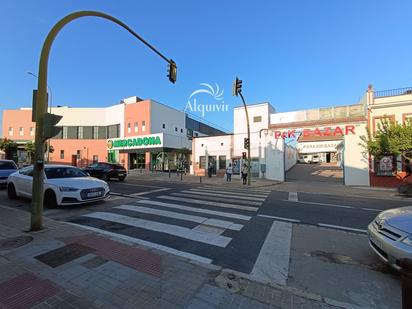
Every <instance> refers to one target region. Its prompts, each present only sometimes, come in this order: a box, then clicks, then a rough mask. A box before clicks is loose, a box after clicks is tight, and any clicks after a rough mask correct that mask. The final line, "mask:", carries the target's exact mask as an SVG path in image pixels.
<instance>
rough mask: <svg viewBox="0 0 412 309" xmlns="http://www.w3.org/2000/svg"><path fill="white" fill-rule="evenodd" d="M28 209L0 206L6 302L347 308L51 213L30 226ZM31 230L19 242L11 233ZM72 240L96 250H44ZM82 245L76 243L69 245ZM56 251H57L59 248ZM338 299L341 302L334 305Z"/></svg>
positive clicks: (1, 297)
mask: <svg viewBox="0 0 412 309" xmlns="http://www.w3.org/2000/svg"><path fill="white" fill-rule="evenodd" d="M28 226H29V215H28V214H27V213H26V212H22V211H19V210H15V209H10V208H7V207H4V206H0V288H1V291H0V308H1V309H3V308H343V307H344V308H348V305H347V304H342V303H336V302H333V300H330V299H326V298H322V297H321V296H319V295H314V294H309V293H306V292H303V291H298V290H294V289H291V288H288V287H280V286H269V285H263V284H259V283H257V282H253V281H250V280H248V279H246V278H242V277H239V276H238V275H237V274H232V273H230V272H226V271H225V270H222V269H221V268H219V267H216V266H211V265H204V264H201V263H195V262H190V261H188V260H186V259H183V258H180V257H176V256H174V255H171V254H166V253H164V252H161V251H158V250H148V249H147V248H142V247H138V246H136V245H133V244H129V243H127V242H125V241H124V240H118V239H115V238H112V239H110V238H107V237H105V236H102V235H98V234H96V233H90V231H87V230H82V229H81V228H78V227H75V226H73V225H69V224H66V223H63V222H56V221H53V220H50V219H47V218H46V219H45V226H46V227H47V228H46V229H44V230H42V231H39V232H34V233H27V232H25V231H24V229H26V228H27V227H28ZM21 235H31V236H32V237H33V240H32V241H31V242H30V243H28V244H26V245H24V246H21V247H19V248H14V249H11V248H5V245H4V243H3V242H2V241H3V240H5V239H8V238H10V237H16V236H21ZM69 244H79V245H81V246H86V247H88V248H89V249H90V250H85V251H82V250H80V251H79V252H77V253H78V254H77V255H76V254H73V256H72V255H71V254H70V256H69V257H67V255H66V256H64V255H63V256H62V255H61V254H60V255H59V254H58V253H59V252H61V251H59V250H57V251H54V254H55V255H51V254H50V256H47V255H46V257H47V259H46V260H47V261H49V262H50V261H52V263H51V265H53V267H52V266H50V265H48V264H46V263H44V262H42V261H40V260H39V259H38V258H35V257H38V256H41V255H43V256H44V254H45V253H47V252H50V251H52V250H56V249H59V248H60V249H61V248H63V249H62V250H64V248H65V246H68V245H69ZM70 248H76V247H70ZM56 252H57V254H56ZM334 305H335V306H334Z"/></svg>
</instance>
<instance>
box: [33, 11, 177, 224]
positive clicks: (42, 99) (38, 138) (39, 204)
mask: <svg viewBox="0 0 412 309" xmlns="http://www.w3.org/2000/svg"><path fill="white" fill-rule="evenodd" d="M86 16H95V17H100V18H104V19H107V20H110V21H112V22H114V23H116V24H118V25H119V26H121V27H123V28H124V29H126V30H127V31H128V32H129V33H130V34H132V35H133V36H134V37H135V38H137V39H138V40H139V41H141V42H142V43H143V44H145V45H146V46H147V47H149V48H150V49H151V50H152V51H153V52H155V53H156V54H157V55H158V56H160V57H161V58H162V59H163V60H165V61H166V62H167V63H168V65H169V70H170V77H169V79H170V81H172V82H173V83H174V82H175V81H176V76H177V66H176V63H175V62H174V61H172V60H171V59H168V58H166V57H165V56H164V55H163V54H162V53H160V52H159V51H158V50H157V49H156V48H155V47H153V46H152V45H151V44H149V43H148V42H147V41H145V40H144V39H143V38H142V37H141V36H140V35H138V34H137V33H136V32H134V31H133V30H132V29H131V28H130V27H129V26H127V25H126V24H125V23H123V22H122V21H120V20H118V19H117V18H115V17H113V16H110V15H108V14H105V13H101V12H96V11H79V12H74V13H72V14H69V15H67V16H65V17H63V18H62V19H61V20H60V21H59V22H57V23H56V24H55V25H54V26H53V28H52V29H51V30H50V32H49V33H48V35H47V37H46V40H45V41H44V44H43V47H42V50H41V55H40V63H39V74H38V87H37V89H38V91H37V100H36V102H37V103H36V108H35V119H36V133H35V142H34V144H35V153H34V158H35V160H34V168H33V188H32V192H33V194H32V204H31V222H30V225H31V230H32V231H37V230H40V229H41V228H42V225H43V183H44V142H45V141H46V140H47V139H48V138H47V136H45V135H44V127H45V125H47V123H46V122H45V115H46V113H47V91H46V88H47V69H48V60H49V54H50V50H51V46H52V44H53V41H54V39H55V38H56V36H57V34H58V33H59V32H60V30H61V29H62V28H63V27H64V26H65V25H66V24H68V23H70V22H71V21H73V20H75V19H78V18H80V17H86ZM49 115H51V114H49ZM56 116H57V115H56ZM49 118H50V119H51V118H53V116H51V117H49ZM48 125H51V126H53V127H54V124H53V122H50V123H49V124H48ZM54 128H55V127H54ZM46 131H53V130H46Z"/></svg>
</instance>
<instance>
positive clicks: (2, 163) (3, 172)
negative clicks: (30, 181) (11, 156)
mask: <svg viewBox="0 0 412 309" xmlns="http://www.w3.org/2000/svg"><path fill="white" fill-rule="evenodd" d="M15 171H17V165H16V163H14V161H12V160H0V186H5V185H6V183H7V178H9V175H10V174H12V173H14V172H15Z"/></svg>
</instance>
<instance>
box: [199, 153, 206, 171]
mask: <svg viewBox="0 0 412 309" xmlns="http://www.w3.org/2000/svg"><path fill="white" fill-rule="evenodd" d="M199 161H200V166H199V167H200V168H206V157H205V156H201V157H199Z"/></svg>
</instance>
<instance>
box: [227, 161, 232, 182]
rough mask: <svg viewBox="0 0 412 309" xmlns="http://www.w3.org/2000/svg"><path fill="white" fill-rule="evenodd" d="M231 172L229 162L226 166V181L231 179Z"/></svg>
mask: <svg viewBox="0 0 412 309" xmlns="http://www.w3.org/2000/svg"><path fill="white" fill-rule="evenodd" d="M232 174H233V168H232V163H229V166H228V167H226V181H227V182H231V181H232Z"/></svg>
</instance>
